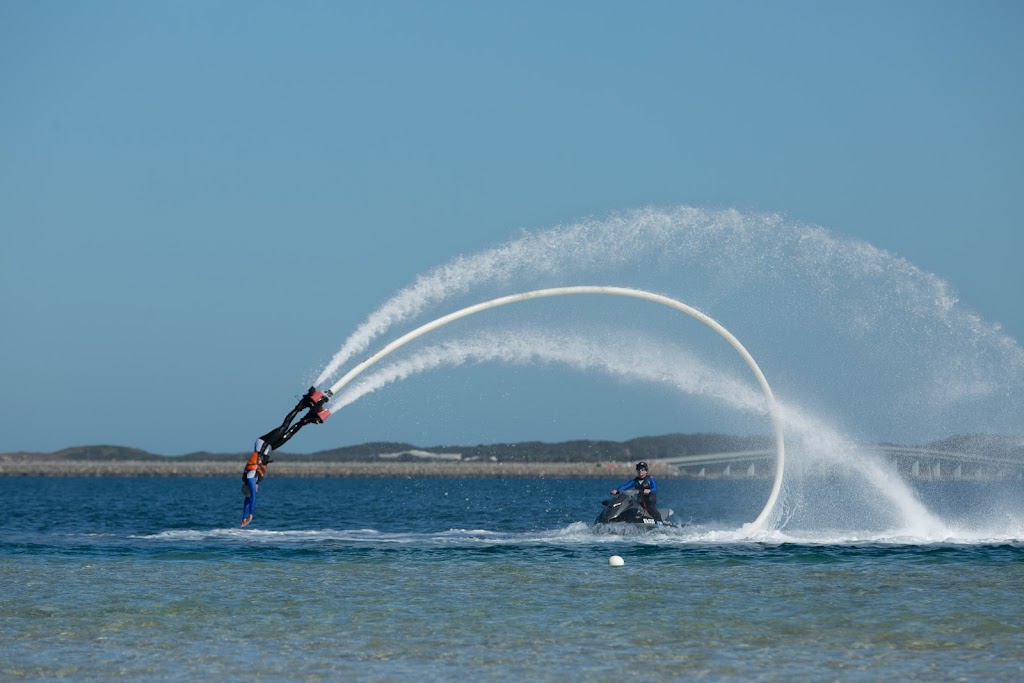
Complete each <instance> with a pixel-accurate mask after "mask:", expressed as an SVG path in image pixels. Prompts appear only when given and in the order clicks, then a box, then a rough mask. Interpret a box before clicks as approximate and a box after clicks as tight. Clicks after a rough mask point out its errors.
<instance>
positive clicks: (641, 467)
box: [636, 460, 651, 471]
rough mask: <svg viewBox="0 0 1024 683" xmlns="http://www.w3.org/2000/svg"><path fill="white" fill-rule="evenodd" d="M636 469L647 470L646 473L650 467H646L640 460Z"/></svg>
mask: <svg viewBox="0 0 1024 683" xmlns="http://www.w3.org/2000/svg"><path fill="white" fill-rule="evenodd" d="M636 468H637V469H638V470H648V471H649V470H650V469H651V468H650V467H648V466H647V463H645V462H644V461H642V460H641V461H640V462H638V463H637V464H636Z"/></svg>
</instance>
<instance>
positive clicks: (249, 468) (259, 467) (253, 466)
mask: <svg viewBox="0 0 1024 683" xmlns="http://www.w3.org/2000/svg"><path fill="white" fill-rule="evenodd" d="M253 471H255V472H256V483H259V482H261V481H263V477H264V476H265V475H266V474H267V464H266V463H265V462H264V461H263V459H262V458H261V457H260V454H259V451H253V452H252V455H250V456H249V462H247V463H245V470H243V471H242V479H245V478H246V475H247V474H249V473H250V472H253Z"/></svg>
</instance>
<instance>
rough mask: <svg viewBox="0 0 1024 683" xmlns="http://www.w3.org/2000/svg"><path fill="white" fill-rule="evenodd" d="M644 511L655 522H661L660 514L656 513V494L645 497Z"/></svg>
mask: <svg viewBox="0 0 1024 683" xmlns="http://www.w3.org/2000/svg"><path fill="white" fill-rule="evenodd" d="M643 506H644V509H645V510H647V514H649V515H650V516H651V517H653V518H654V521H655V522H662V521H664V520H662V518H661V513H660V512H658V494H657V493H652V494H650V495H649V496H646V497H645V498H644V501H643Z"/></svg>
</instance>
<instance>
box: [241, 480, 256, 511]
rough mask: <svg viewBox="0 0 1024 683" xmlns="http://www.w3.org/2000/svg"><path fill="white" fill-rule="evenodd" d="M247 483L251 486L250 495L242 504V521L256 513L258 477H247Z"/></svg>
mask: <svg viewBox="0 0 1024 683" xmlns="http://www.w3.org/2000/svg"><path fill="white" fill-rule="evenodd" d="M245 483H246V484H247V485H248V486H249V495H247V496H246V497H245V502H244V503H242V519H243V520H245V519H248V518H249V515H251V514H253V513H254V512H256V477H246V480H245Z"/></svg>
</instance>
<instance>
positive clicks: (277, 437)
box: [242, 387, 331, 526]
mask: <svg viewBox="0 0 1024 683" xmlns="http://www.w3.org/2000/svg"><path fill="white" fill-rule="evenodd" d="M330 398H331V391H330V390H329V389H328V390H327V391H319V390H318V389H317V388H316V387H310V388H309V391H307V392H306V395H305V396H303V397H302V398H301V399H299V403H298V405H296V406H295V407H294V408H292V410H291V412H289V413H288V414H287V415H285V418H284V421H283V422H282V423H281V425H280V426H279V427H277V428H276V429H273V430H271V431H269V432H267V433H266V434H264V435H263V436H261V437H259V438H258V439H256V443H255V445H253V447H252V455H250V456H249V461H248V462H247V463H245V469H244V470H243V471H242V482H243V483H242V493H243V494H245V503H243V504H242V526H246V525H247V524H249V522H251V521H252V515H253V512H255V511H256V492H257V491H258V490H259V483H260V482H261V481H263V477H264V476H266V473H267V465H269V464H270V463H271V462H273V461H272V460H271V459H270V453H271V452H272V451H274V450H276V449H278V448H280V447H281V446H283V445H284V444H285V442H287V441H288V440H289V439H290V438H292V437H293V436H295V435H296V434H297V433H298V431H299V430H300V429H302V428H303V427H305V426H306V425H308V424H323V422H324V420H326V419H327V418H328V416H330V414H331V411H330V410H328V409H327V408H325V407H324V404H326V403H327V401H329V400H330ZM303 410H308V411H309V412H307V413H306V414H305V415H303V416H302V418H301V419H300V420H299V421H298V422H295V424H292V422H294V421H295V418H296V417H297V416H298V414H299V413H301V412H302V411H303Z"/></svg>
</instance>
